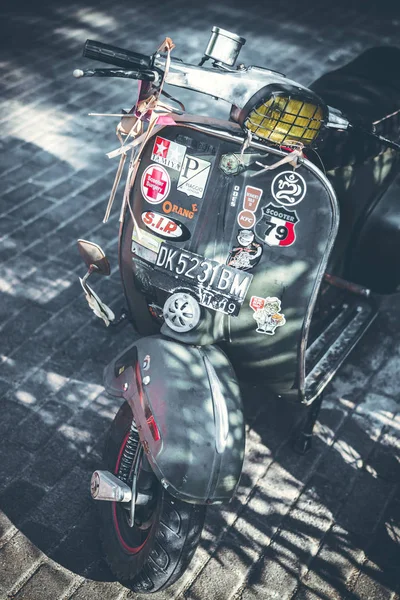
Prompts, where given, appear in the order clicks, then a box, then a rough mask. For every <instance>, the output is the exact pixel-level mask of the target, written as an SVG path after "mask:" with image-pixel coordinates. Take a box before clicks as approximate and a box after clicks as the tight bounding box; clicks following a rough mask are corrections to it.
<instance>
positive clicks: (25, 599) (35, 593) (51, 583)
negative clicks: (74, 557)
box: [14, 563, 73, 600]
mask: <svg viewBox="0 0 400 600" xmlns="http://www.w3.org/2000/svg"><path fill="white" fill-rule="evenodd" d="M72 583H73V577H72V575H71V574H69V573H68V572H67V571H65V570H64V569H60V568H56V567H55V566H53V565H51V564H48V563H46V564H44V565H41V566H40V567H39V569H38V570H37V571H36V572H35V573H34V574H33V575H32V577H31V578H30V579H29V580H28V581H27V582H26V583H25V585H24V586H23V587H22V588H21V589H20V590H19V591H18V592H17V593H16V594H15V596H14V598H15V600H31V599H32V598H42V600H54V599H55V598H61V596H63V595H64V594H65V593H66V591H67V590H68V588H69V587H70V586H71V584H72Z"/></svg>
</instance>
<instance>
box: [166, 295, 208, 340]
mask: <svg viewBox="0 0 400 600" xmlns="http://www.w3.org/2000/svg"><path fill="white" fill-rule="evenodd" d="M163 316H164V319H165V323H166V324H167V325H168V327H169V328H170V329H172V330H173V331H177V332H179V333H185V332H187V331H192V329H194V328H195V327H197V325H198V324H199V321H200V316H201V312H200V306H199V303H198V302H197V300H196V298H194V297H193V296H191V295H190V294H186V293H184V292H176V293H175V294H172V295H171V296H170V297H169V298H167V300H166V302H165V304H164V308H163Z"/></svg>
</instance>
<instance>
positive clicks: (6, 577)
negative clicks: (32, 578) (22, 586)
mask: <svg viewBox="0 0 400 600" xmlns="http://www.w3.org/2000/svg"><path fill="white" fill-rule="evenodd" d="M42 557H43V554H42V553H41V552H40V550H38V548H36V546H34V545H33V544H31V542H30V541H29V540H28V539H27V538H26V537H25V536H24V535H22V533H20V532H18V533H17V534H16V535H15V536H14V537H12V538H11V540H9V541H8V542H7V544H6V545H5V546H2V547H1V548H0V569H1V577H0V593H1V594H3V597H5V596H6V594H7V592H9V591H10V589H11V588H12V587H13V586H14V584H15V583H16V581H17V580H18V579H20V577H21V576H23V575H24V573H25V571H28V570H30V569H32V568H33V566H34V565H35V563H37V562H38V561H39V560H40V559H41V558H42Z"/></svg>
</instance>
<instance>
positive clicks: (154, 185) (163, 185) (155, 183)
mask: <svg viewBox="0 0 400 600" xmlns="http://www.w3.org/2000/svg"><path fill="white" fill-rule="evenodd" d="M170 189H171V179H170V176H169V175H168V173H167V171H166V170H165V169H164V167H161V166H160V165H150V166H149V167H147V168H146V169H145V170H144V171H143V175H142V179H141V190H142V194H143V197H144V198H145V199H146V200H147V202H150V204H160V202H162V201H163V200H165V199H166V197H167V196H168V194H169V192H170Z"/></svg>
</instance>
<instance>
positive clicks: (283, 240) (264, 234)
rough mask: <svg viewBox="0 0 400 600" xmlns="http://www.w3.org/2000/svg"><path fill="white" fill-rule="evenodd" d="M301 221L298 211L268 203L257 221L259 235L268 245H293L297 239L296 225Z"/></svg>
mask: <svg viewBox="0 0 400 600" xmlns="http://www.w3.org/2000/svg"><path fill="white" fill-rule="evenodd" d="M298 222H299V218H298V216H297V213H296V211H294V210H288V209H287V208H282V207H280V206H274V205H273V204H268V206H264V207H263V209H262V216H261V219H259V220H258V221H257V225H256V227H255V232H256V235H257V237H258V238H259V239H260V240H262V241H263V242H266V243H267V244H268V246H291V245H292V244H294V242H295V240H296V232H295V225H296V223H298Z"/></svg>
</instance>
